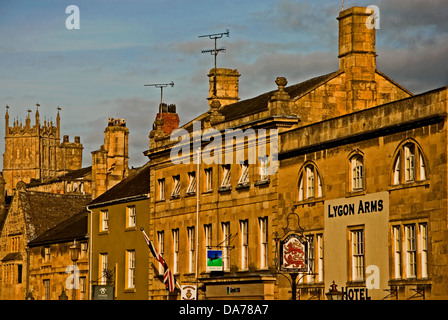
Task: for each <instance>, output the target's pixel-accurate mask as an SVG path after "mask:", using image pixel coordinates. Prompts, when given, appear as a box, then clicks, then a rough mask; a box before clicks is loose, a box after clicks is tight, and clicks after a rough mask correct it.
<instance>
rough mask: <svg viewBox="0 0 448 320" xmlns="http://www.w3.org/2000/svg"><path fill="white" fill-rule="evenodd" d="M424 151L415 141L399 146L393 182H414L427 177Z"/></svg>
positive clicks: (395, 183) (394, 183)
mask: <svg viewBox="0 0 448 320" xmlns="http://www.w3.org/2000/svg"><path fill="white" fill-rule="evenodd" d="M426 169H427V168H426V164H425V160H424V156H423V152H422V150H421V149H420V147H419V146H418V144H417V143H415V142H412V141H411V142H407V143H405V144H404V145H403V146H401V147H399V149H398V151H397V156H396V157H395V160H394V166H393V173H392V184H393V185H398V184H401V183H412V182H415V181H424V180H426V179H427V173H426Z"/></svg>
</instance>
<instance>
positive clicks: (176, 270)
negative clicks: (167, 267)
mask: <svg viewBox="0 0 448 320" xmlns="http://www.w3.org/2000/svg"><path fill="white" fill-rule="evenodd" d="M173 273H175V274H176V273H179V229H173Z"/></svg>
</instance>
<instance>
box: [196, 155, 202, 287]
mask: <svg viewBox="0 0 448 320" xmlns="http://www.w3.org/2000/svg"><path fill="white" fill-rule="evenodd" d="M200 152H201V151H200V149H198V150H196V154H197V164H196V166H197V168H196V172H197V174H196V176H197V177H196V257H195V260H196V282H197V281H198V268H199V261H198V258H199V190H200V189H199V183H200V181H201V180H200V179H199V174H200V173H199V161H200V155H201V153H200Z"/></svg>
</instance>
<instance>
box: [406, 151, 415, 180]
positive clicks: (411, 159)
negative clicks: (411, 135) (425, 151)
mask: <svg viewBox="0 0 448 320" xmlns="http://www.w3.org/2000/svg"><path fill="white" fill-rule="evenodd" d="M404 158H405V168H404V169H405V171H404V172H405V180H406V181H407V182H408V181H414V180H415V148H414V145H412V144H407V145H405V146H404Z"/></svg>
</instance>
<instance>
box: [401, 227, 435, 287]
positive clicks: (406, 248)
mask: <svg viewBox="0 0 448 320" xmlns="http://www.w3.org/2000/svg"><path fill="white" fill-rule="evenodd" d="M400 230H403V232H401V231H400ZM392 232H393V241H394V244H393V246H392V250H393V254H394V277H395V279H401V278H405V279H416V278H421V279H426V278H428V276H429V275H428V224H427V223H426V222H419V223H407V224H405V225H396V226H392ZM402 252H403V255H402ZM401 263H403V265H401Z"/></svg>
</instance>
